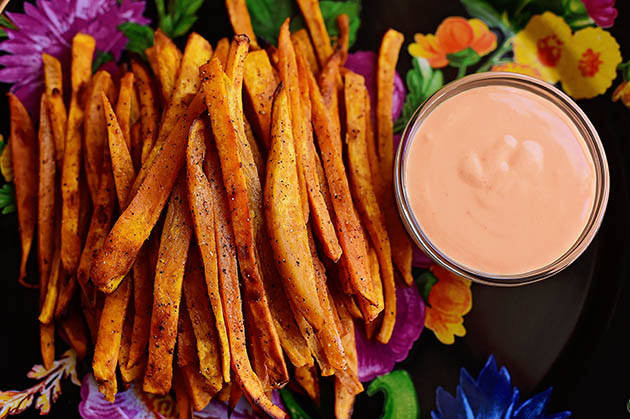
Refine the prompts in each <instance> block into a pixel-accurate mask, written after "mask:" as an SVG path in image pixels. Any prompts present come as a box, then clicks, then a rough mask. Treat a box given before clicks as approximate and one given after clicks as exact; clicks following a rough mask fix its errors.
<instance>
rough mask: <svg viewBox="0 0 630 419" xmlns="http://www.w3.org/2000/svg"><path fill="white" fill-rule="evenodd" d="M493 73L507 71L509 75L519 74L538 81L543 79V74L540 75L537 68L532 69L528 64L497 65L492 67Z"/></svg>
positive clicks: (509, 63)
mask: <svg viewBox="0 0 630 419" xmlns="http://www.w3.org/2000/svg"><path fill="white" fill-rule="evenodd" d="M491 71H505V72H508V73H518V74H524V75H526V76H531V77H536V78H537V79H542V74H541V73H540V70H538V69H537V68H536V67H532V66H530V65H527V64H519V63H515V62H507V63H502V64H497V65H495V66H493V67H492V69H491Z"/></svg>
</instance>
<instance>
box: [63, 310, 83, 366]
mask: <svg viewBox="0 0 630 419" xmlns="http://www.w3.org/2000/svg"><path fill="white" fill-rule="evenodd" d="M60 329H61V331H62V332H63V333H64V334H65V335H66V338H68V342H69V343H70V346H71V347H72V349H74V351H75V352H76V353H77V359H78V360H83V359H84V358H85V356H86V355H87V353H88V337H87V330H86V329H85V323H83V319H82V318H81V314H79V312H78V311H77V310H75V309H73V310H70V312H69V313H68V315H67V316H66V317H65V318H63V319H62V320H61V321H60Z"/></svg>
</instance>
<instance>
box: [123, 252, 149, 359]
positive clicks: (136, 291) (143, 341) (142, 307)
mask: <svg viewBox="0 0 630 419" xmlns="http://www.w3.org/2000/svg"><path fill="white" fill-rule="evenodd" d="M149 251H150V249H149V248H148V247H147V246H144V247H143V248H141V249H140V252H139V253H138V257H137V258H136V261H135V263H134V265H133V277H132V278H133V305H134V313H133V331H132V335H131V347H130V348H129V360H128V362H127V368H133V367H134V366H137V365H139V364H140V363H141V362H146V358H147V357H146V351H147V344H148V342H149V333H150V331H151V329H150V328H151V312H150V311H149V310H148V307H151V303H152V302H153V272H152V269H151V265H150V257H149V256H150V255H149Z"/></svg>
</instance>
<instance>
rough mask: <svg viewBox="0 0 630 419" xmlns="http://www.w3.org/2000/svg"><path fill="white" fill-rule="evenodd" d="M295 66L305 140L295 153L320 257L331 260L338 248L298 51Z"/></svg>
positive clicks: (305, 81) (339, 253) (304, 62)
mask: <svg viewBox="0 0 630 419" xmlns="http://www.w3.org/2000/svg"><path fill="white" fill-rule="evenodd" d="M296 55H297V67H298V76H299V91H300V104H301V106H302V122H301V123H302V124H304V128H305V138H303V139H302V140H301V143H299V144H298V143H297V142H296V153H297V154H298V158H299V159H301V160H302V161H303V168H304V176H305V178H306V185H307V187H308V198H309V203H310V206H311V214H312V218H311V219H312V221H313V227H314V230H315V233H316V234H317V237H318V238H319V241H320V243H321V244H322V249H323V251H324V254H325V255H326V256H327V257H328V258H329V259H331V260H333V261H335V262H336V261H338V260H339V258H340V257H341V253H342V250H341V245H340V244H339V239H338V238H337V233H336V232H335V225H334V224H333V222H332V219H331V212H332V211H333V208H332V203H330V202H327V201H330V192H329V191H328V186H327V184H326V179H325V175H324V174H323V168H322V164H321V162H320V161H319V156H318V155H317V151H316V150H315V143H314V142H313V126H312V124H311V101H310V97H309V87H308V73H307V72H308V68H307V67H306V60H305V59H304V56H303V55H302V54H301V53H300V52H298V53H297V54H296Z"/></svg>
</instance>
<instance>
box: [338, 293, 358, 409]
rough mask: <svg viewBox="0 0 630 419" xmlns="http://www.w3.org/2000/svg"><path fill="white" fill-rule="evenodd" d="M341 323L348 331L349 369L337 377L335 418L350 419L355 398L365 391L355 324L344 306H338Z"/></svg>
mask: <svg viewBox="0 0 630 419" xmlns="http://www.w3.org/2000/svg"><path fill="white" fill-rule="evenodd" d="M337 310H338V312H339V317H340V319H341V321H342V322H343V323H344V324H345V327H344V329H345V330H346V331H347V332H346V333H345V334H344V335H343V336H342V337H341V340H342V342H343V347H344V349H345V353H346V360H347V362H348V368H347V369H346V370H345V371H343V372H342V373H340V374H337V375H336V377H335V417H337V418H346V419H349V418H350V416H352V407H353V405H354V399H355V396H356V395H357V394H359V393H361V392H362V391H363V386H362V385H361V383H360V382H359V378H358V358H357V349H356V343H355V336H354V322H353V321H352V316H351V315H350V314H349V313H348V312H347V311H346V309H345V306H344V305H343V304H337Z"/></svg>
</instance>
